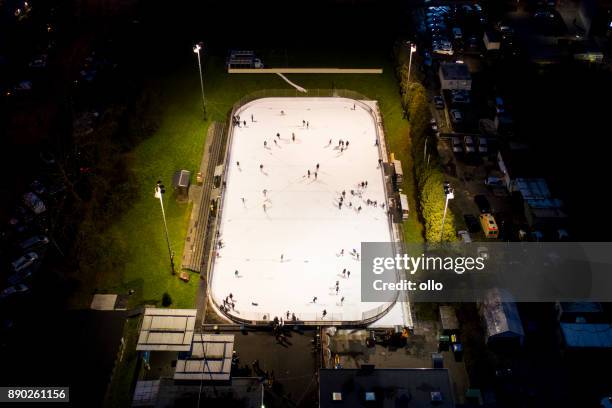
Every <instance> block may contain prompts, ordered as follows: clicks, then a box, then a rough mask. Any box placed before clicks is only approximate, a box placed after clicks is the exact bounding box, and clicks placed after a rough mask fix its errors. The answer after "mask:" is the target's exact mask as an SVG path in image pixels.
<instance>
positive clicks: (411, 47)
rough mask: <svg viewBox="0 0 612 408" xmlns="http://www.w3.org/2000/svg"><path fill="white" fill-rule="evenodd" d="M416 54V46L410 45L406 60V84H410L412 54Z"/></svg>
mask: <svg viewBox="0 0 612 408" xmlns="http://www.w3.org/2000/svg"><path fill="white" fill-rule="evenodd" d="M414 52H416V44H412V43H410V58H408V83H410V69H411V68H412V53H414Z"/></svg>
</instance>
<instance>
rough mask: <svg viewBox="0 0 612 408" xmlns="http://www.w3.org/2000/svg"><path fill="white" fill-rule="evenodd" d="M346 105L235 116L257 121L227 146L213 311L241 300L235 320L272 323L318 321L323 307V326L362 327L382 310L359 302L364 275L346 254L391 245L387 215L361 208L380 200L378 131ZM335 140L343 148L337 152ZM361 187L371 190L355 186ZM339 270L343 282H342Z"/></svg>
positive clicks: (306, 103) (269, 102)
mask: <svg viewBox="0 0 612 408" xmlns="http://www.w3.org/2000/svg"><path fill="white" fill-rule="evenodd" d="M352 107H353V103H352V102H351V101H348V100H346V99H342V98H266V99H262V100H258V101H254V102H252V103H250V104H248V105H246V106H245V107H244V110H243V111H242V112H240V113H239V115H240V116H241V117H244V118H249V119H250V118H251V115H253V118H254V120H255V121H256V122H254V123H251V122H249V126H248V127H246V128H245V127H241V128H237V127H236V128H234V135H233V140H232V143H231V146H229V147H228V148H229V149H230V150H229V157H228V160H229V162H230V163H232V164H233V165H231V166H228V174H227V180H226V181H227V187H226V190H225V192H224V199H223V209H222V219H221V225H220V231H221V236H222V237H223V241H224V243H225V246H224V247H223V248H221V249H220V250H219V253H220V258H218V259H217V260H216V262H215V264H214V266H213V272H212V282H211V289H212V290H211V292H212V296H213V297H214V298H215V299H216V300H217V302H218V303H219V304H221V302H222V301H221V300H222V299H224V298H225V297H226V296H227V295H228V294H229V293H233V295H234V296H235V297H236V298H239V299H242V300H243V301H242V303H241V304H240V305H238V304H236V306H235V309H236V310H235V311H234V312H232V313H237V309H240V311H239V312H240V315H241V317H242V318H260V317H261V316H260V315H261V314H262V313H266V314H269V315H270V318H273V317H274V316H282V315H284V313H285V312H286V311H287V310H290V311H291V312H292V313H295V314H296V316H297V317H298V318H299V319H320V318H321V313H322V310H323V309H325V310H326V311H327V316H326V317H325V319H324V320H329V319H331V318H334V319H336V318H339V317H340V316H341V318H342V319H344V320H360V319H361V318H362V313H363V312H365V311H368V310H371V309H374V308H375V307H377V306H379V305H380V303H363V302H361V292H360V280H361V271H360V269H361V268H360V264H359V262H358V261H357V260H356V259H355V257H354V256H353V255H352V254H351V253H350V252H351V250H352V248H360V244H361V242H368V241H370V242H375V241H390V240H391V234H390V232H389V227H388V221H387V217H386V213H385V211H384V210H383V209H381V208H380V204H379V206H378V208H374V207H373V206H369V205H367V203H366V201H367V200H368V199H370V200H376V201H377V202H378V203H382V202H384V199H385V192H384V186H383V176H382V173H381V169H380V168H379V167H378V159H379V155H378V147H377V146H375V145H374V143H373V140H375V138H376V134H375V126H376V124H375V121H374V120H373V118H372V117H371V116H370V114H369V113H368V112H367V111H366V110H364V109H361V108H360V109H356V110H353V109H352ZM281 110H283V111H284V115H281V114H280V112H281ZM302 121H308V122H309V123H308V127H306V126H305V125H304V126H303V125H302ZM277 133H280V139H279V138H278V137H277V136H276V134H277ZM293 134H295V140H292V135H293ZM330 139H332V143H331V144H330V143H329V140H330ZM340 139H342V140H343V141H345V142H347V141H349V142H350V146H349V147H348V148H346V147H345V148H344V149H342V152H341V151H340V150H341V149H340V146H338V141H339V140H340ZM264 140H266V141H267V146H266V148H264V147H263V142H264ZM274 140H276V141H277V143H274ZM237 161H239V162H240V166H239V167H238V166H237V165H236V164H235V163H236V162H237ZM317 163H318V164H319V166H320V167H319V169H318V170H317V168H316V165H317ZM260 164H263V166H264V167H263V169H260V168H259V166H260ZM308 170H310V177H308V175H307V171H308ZM315 172H316V174H317V176H316V179H315V176H314V174H315ZM366 180H367V181H368V187H366V188H363V189H362V188H360V187H359V188H358V187H357V184H358V183H361V182H362V181H366ZM264 189H265V190H266V197H265V198H264V196H263V195H262V191H263V190H264ZM350 190H354V192H355V195H351V194H350ZM342 191H345V192H346V194H345V196H344V198H343V204H342V206H341V208H339V201H340V200H339V198H340V197H341V195H342ZM242 198H244V202H243V201H242ZM349 203H350V205H349ZM264 204H265V211H264V208H263V206H264ZM360 206H361V208H362V209H361V211H358V207H360ZM341 248H344V255H340V254H339V251H340V249H341ZM280 254H284V260H283V262H280V260H279V257H280ZM343 269H347V270H350V272H351V275H350V277H347V276H343V275H342V270H343ZM235 270H239V271H240V272H239V279H237V277H236V276H234V271H235ZM336 281H340V285H339V290H338V292H336V287H335V282H336ZM313 296H316V297H317V298H318V299H317V302H316V303H312V302H311V301H312V298H313ZM342 297H344V301H343V302H340V299H341V298H342ZM252 303H257V306H253V305H252Z"/></svg>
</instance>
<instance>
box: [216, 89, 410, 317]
mask: <svg viewBox="0 0 612 408" xmlns="http://www.w3.org/2000/svg"><path fill="white" fill-rule="evenodd" d="M277 97H308V98H313V97H325V98H329V97H337V98H346V99H351V100H352V101H353V102H354V103H355V104H356V105H359V106H360V107H362V108H363V109H365V110H366V111H368V112H369V113H370V114H371V115H372V118H373V120H374V123H375V126H374V128H375V132H376V140H377V141H378V143H377V145H378V150H379V157H381V158H383V161H385V162H387V161H388V154H387V151H386V144H385V139H384V130H383V118H382V114H381V112H380V110H379V109H373V108H372V107H371V106H370V105H369V104H367V103H364V102H363V101H373V102H375V100H374V99H371V98H369V97H367V96H365V95H363V94H361V93H359V92H355V91H352V90H349V89H309V90H308V92H307V93H303V92H299V91H298V90H297V89H263V90H259V91H255V92H252V93H249V94H247V95H245V96H243V97H242V98H240V99H239V100H238V101H237V102H236V103H234V105H233V106H232V109H231V111H230V112H229V113H228V118H227V122H226V123H227V124H228V126H229V129H228V133H227V135H228V137H227V142H226V145H225V152H224V156H223V157H224V158H225V160H224V164H223V182H225V181H226V177H227V168H228V166H229V165H231V160H228V155H229V152H230V146H231V145H232V140H233V137H234V125H233V118H234V117H235V116H236V115H237V114H239V113H240V111H241V110H243V109H244V108H245V107H246V105H247V104H249V103H250V102H252V101H255V100H257V99H262V98H277ZM376 106H378V105H376ZM380 171H381V177H382V178H383V186H384V188H385V191H386V188H387V183H386V181H385V175H384V169H383V168H382V167H381V169H380ZM385 198H386V200H387V203H386V205H387V208H388V205H389V203H388V198H389V192H388V191H386V194H385ZM224 199H225V190H224V189H221V193H220V195H219V198H218V200H217V212H216V216H215V220H214V223H213V228H212V233H213V239H214V240H215V242H214V243H213V245H211V250H210V253H209V261H208V263H207V268H206V282H207V283H208V284H207V285H206V294H207V297H208V299H209V300H210V303H211V305H212V306H213V308H214V309H215V311H216V312H217V314H219V315H220V316H221V317H223V318H224V319H226V320H229V321H234V322H236V323H239V324H244V325H246V326H262V325H270V323H271V322H272V321H273V320H274V317H279V318H280V317H283V316H276V315H274V316H272V315H271V314H269V313H265V312H240V311H234V313H231V312H228V311H225V310H222V308H221V307H220V305H219V304H218V303H217V300H216V299H215V298H214V296H212V292H211V286H212V285H211V277H212V270H213V267H214V263H215V260H216V238H214V237H216V236H217V232H218V231H219V223H220V221H221V219H222V215H223V208H224V207H223V204H224ZM387 221H388V223H389V231H390V233H391V237H393V223H392V220H391V218H390V217H387ZM392 243H393V245H394V247H395V245H396V244H398V242H395V241H394V240H392ZM399 244H400V246H402V245H401V242H400V243H399ZM394 249H397V248H394ZM397 277H398V280H399V279H400V276H399V273H398V275H397ZM398 297H399V293H395V295H394V299H393V300H392V301H390V302H388V303H384V304H382V305H379V306H377V307H375V308H373V309H370V310H366V311H364V312H362V318H361V320H342V314H341V313H328V314H327V315H326V316H324V317H323V316H322V314H321V313H308V314H302V315H300V316H296V318H297V320H289V321H286V322H287V324H291V325H303V326H318V325H322V324H325V325H330V326H366V325H369V324H371V323H373V322H375V321H377V320H379V319H380V318H381V317H383V316H384V315H385V314H387V313H388V312H389V310H390V309H391V308H392V307H393V306H394V305H395V303H396V302H397V300H398ZM405 300H406V301H408V300H407V299H405ZM411 320H412V319H410V321H411Z"/></svg>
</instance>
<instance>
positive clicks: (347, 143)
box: [344, 140, 349, 149]
mask: <svg viewBox="0 0 612 408" xmlns="http://www.w3.org/2000/svg"><path fill="white" fill-rule="evenodd" d="M348 145H349V142H348V140H347V141H346V143H345V145H344V147H346V148H347V149H348Z"/></svg>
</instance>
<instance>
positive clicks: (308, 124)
mask: <svg viewBox="0 0 612 408" xmlns="http://www.w3.org/2000/svg"><path fill="white" fill-rule="evenodd" d="M308 126H310V123H308V121H306V129H308Z"/></svg>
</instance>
